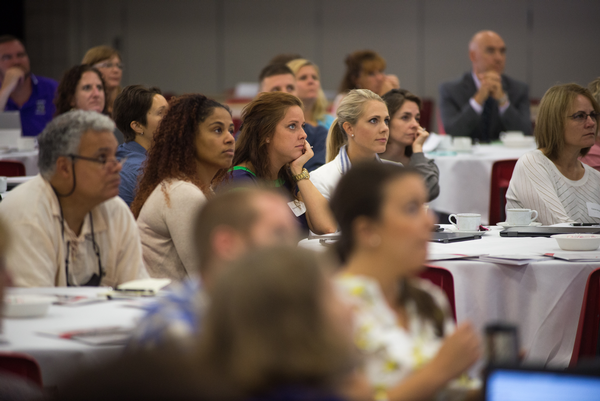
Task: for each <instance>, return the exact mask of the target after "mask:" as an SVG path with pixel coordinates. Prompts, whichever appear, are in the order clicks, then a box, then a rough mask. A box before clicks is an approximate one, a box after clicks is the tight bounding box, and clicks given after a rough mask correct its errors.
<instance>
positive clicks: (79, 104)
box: [54, 64, 106, 117]
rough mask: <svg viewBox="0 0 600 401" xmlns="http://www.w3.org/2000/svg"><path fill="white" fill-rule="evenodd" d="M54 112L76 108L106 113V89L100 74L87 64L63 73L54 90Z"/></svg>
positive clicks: (58, 113)
mask: <svg viewBox="0 0 600 401" xmlns="http://www.w3.org/2000/svg"><path fill="white" fill-rule="evenodd" d="M54 103H55V105H56V114H55V115H54V116H55V117H56V116H59V115H61V114H64V113H66V112H67V111H70V110H73V109H78V110H85V111H97V112H98V113H102V114H106V89H105V86H104V80H103V79H102V74H100V71H98V70H97V69H96V68H94V67H92V66H90V65H88V64H82V65H76V66H75V67H73V68H71V69H69V70H68V71H67V72H65V74H64V75H63V77H62V79H61V81H60V83H59V84H58V89H57V90H56V98H55V100H54Z"/></svg>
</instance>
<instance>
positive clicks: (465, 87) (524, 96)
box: [440, 31, 531, 143]
mask: <svg viewBox="0 0 600 401" xmlns="http://www.w3.org/2000/svg"><path fill="white" fill-rule="evenodd" d="M469 58H470V60H471V65H472V68H473V69H472V70H471V71H470V72H467V73H465V74H464V75H463V76H462V77H461V78H459V79H458V80H456V81H452V82H446V83H443V84H442V85H440V109H441V113H442V121H443V123H444V128H445V130H446V132H447V133H448V134H450V135H452V136H470V137H471V138H473V139H476V140H478V141H479V142H484V143H485V142H491V141H492V140H495V139H498V137H499V135H500V132H502V131H523V133H525V134H530V133H531V119H530V116H529V115H530V112H529V107H530V105H529V95H528V92H529V90H528V87H527V85H526V84H525V83H523V82H519V81H517V80H515V79H512V78H510V77H508V76H507V75H504V74H503V72H504V66H505V64H506V45H505V44H504V41H503V40H502V38H501V37H500V35H498V34H497V33H495V32H492V31H480V32H478V33H476V34H475V36H473V38H472V39H471V42H470V43H469Z"/></svg>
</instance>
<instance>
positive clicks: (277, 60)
mask: <svg viewBox="0 0 600 401" xmlns="http://www.w3.org/2000/svg"><path fill="white" fill-rule="evenodd" d="M297 58H302V55H300V54H298V53H282V54H278V55H276V56H275V57H273V58H272V59H271V61H269V64H287V63H289V62H290V61H292V60H296V59H297Z"/></svg>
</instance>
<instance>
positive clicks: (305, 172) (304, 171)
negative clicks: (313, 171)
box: [292, 168, 310, 182]
mask: <svg viewBox="0 0 600 401" xmlns="http://www.w3.org/2000/svg"><path fill="white" fill-rule="evenodd" d="M292 178H293V179H294V182H298V181H301V180H308V179H309V178H310V175H309V174H308V170H307V169H305V168H303V169H302V172H301V173H300V174H298V175H294V176H292Z"/></svg>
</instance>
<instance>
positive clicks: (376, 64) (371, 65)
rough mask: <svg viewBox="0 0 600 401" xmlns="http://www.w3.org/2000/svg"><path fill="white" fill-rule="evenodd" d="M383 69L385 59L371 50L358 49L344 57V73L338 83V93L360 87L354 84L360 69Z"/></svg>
mask: <svg viewBox="0 0 600 401" xmlns="http://www.w3.org/2000/svg"><path fill="white" fill-rule="evenodd" d="M376 69H379V70H382V71H383V70H385V60H384V59H383V57H381V56H380V55H379V54H377V52H374V51H373V50H359V51H355V52H354V53H352V54H350V55H348V56H347V57H346V73H345V74H344V78H343V79H342V83H341V84H340V93H346V92H348V91H350V90H352V89H360V88H357V86H356V80H357V78H358V77H359V75H360V73H361V71H363V70H364V71H367V72H370V71H374V70H376Z"/></svg>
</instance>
